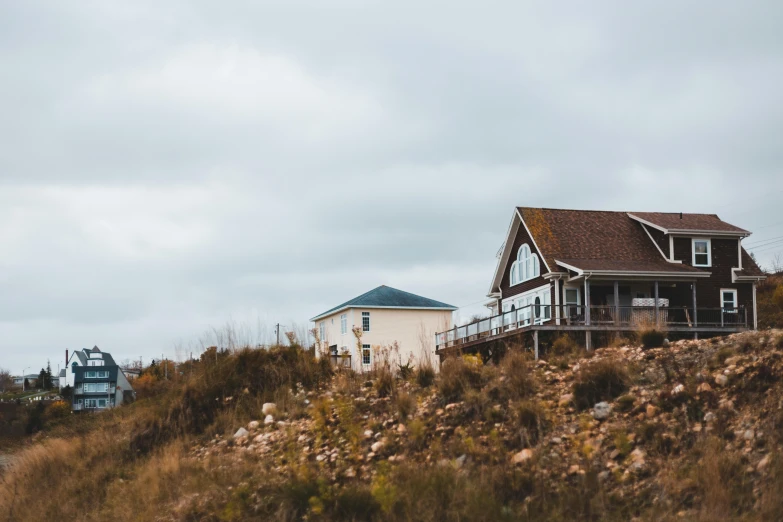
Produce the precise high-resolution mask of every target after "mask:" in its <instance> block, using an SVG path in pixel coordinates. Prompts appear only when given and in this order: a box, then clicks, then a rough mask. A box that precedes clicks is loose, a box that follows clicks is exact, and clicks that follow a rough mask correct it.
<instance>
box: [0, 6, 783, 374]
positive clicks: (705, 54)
mask: <svg viewBox="0 0 783 522" xmlns="http://www.w3.org/2000/svg"><path fill="white" fill-rule="evenodd" d="M523 3H524V4H525V5H520V4H523ZM463 4H464V5H463ZM686 4H687V5H686ZM782 15H783V3H781V2H780V1H775V0H771V1H769V2H715V1H714V0H713V1H709V2H706V1H705V2H669V3H664V4H662V3H661V2H627V1H617V2H589V3H588V2H568V3H565V2H563V3H560V2H549V1H547V2H537V3H529V2H512V1H509V2H489V1H485V2H469V3H468V2H461V1H458V0H457V1H455V0H451V1H448V2H432V1H431V2H420V1H417V2H408V1H403V0H397V1H395V2H372V1H361V2H360V1H343V2H329V1H325V0H318V1H312V2H306V1H296V0H285V1H280V2H261V1H258V0H253V1H233V2H228V1H226V2H213V1H209V2H207V1H188V2H184V1H182V2H179V1H176V0H168V1H166V2H159V1H144V0H134V1H132V2H128V1H121V2H119V1H118V2H110V1H106V0H95V1H78V0H77V1H69V2H63V1H59V0H57V1H51V2H45V1H36V0H24V1H11V0H7V1H2V0H0V367H6V368H8V369H10V370H11V371H12V372H14V373H18V372H21V371H22V370H23V369H24V367H28V366H29V367H32V368H33V369H34V370H37V369H40V367H41V366H43V365H45V363H46V359H47V358H49V359H51V361H52V365H53V367H54V369H56V368H57V365H58V364H60V365H61V364H62V359H63V358H64V355H63V352H64V350H65V349H66V348H69V349H71V350H73V349H78V348H81V347H91V346H93V345H95V344H97V345H98V346H100V347H101V348H103V349H105V350H107V351H110V352H112V354H113V355H114V356H115V358H117V359H120V360H121V359H125V358H130V357H136V358H138V357H139V356H143V357H144V358H145V359H146V360H149V359H150V358H151V357H159V356H160V354H161V353H166V354H167V355H168V356H174V355H175V347H177V346H179V347H182V348H181V349H180V350H179V351H182V350H184V351H186V352H187V351H189V350H190V349H192V348H193V346H197V345H194V341H195V340H197V339H198V338H199V337H200V336H201V335H202V334H203V333H204V332H205V331H207V330H208V329H209V328H212V327H221V326H222V325H225V324H226V323H228V322H231V323H232V324H235V325H240V326H241V327H242V328H245V329H246V331H247V332H251V331H252V332H254V334H255V335H259V334H260V335H263V334H264V333H267V334H271V332H272V326H271V325H272V324H273V323H275V322H278V321H279V322H281V323H283V324H284V325H287V327H290V325H292V324H294V323H298V324H300V325H302V326H304V325H306V322H307V320H308V318H309V317H312V316H314V315H316V314H318V313H320V312H322V311H324V310H325V309H327V308H329V307H332V306H335V305H337V304H339V303H340V302H342V301H345V300H347V299H349V298H351V297H354V296H355V295H358V294H361V293H363V292H365V291H367V290H369V289H371V288H374V287H375V286H378V285H380V284H387V285H390V286H394V287H397V288H401V289H404V290H407V291H411V292H415V293H419V294H422V295H424V296H427V297H430V298H433V299H438V300H441V301H445V302H448V303H451V304H454V305H457V306H465V308H464V309H463V310H462V314H463V315H467V314H470V313H473V312H475V311H478V310H480V309H481V306H480V303H481V302H482V300H483V299H484V297H485V294H486V292H487V290H488V287H489V283H490V279H491V277H492V273H493V270H494V267H495V253H496V252H497V250H498V248H499V247H500V245H501V243H502V241H503V239H504V237H503V236H504V234H505V232H506V229H507V226H508V223H509V220H510V218H511V215H512V211H513V208H514V206H515V205H524V206H546V207H564V208H583V209H610V210H639V211H655V210H660V211H675V212H678V211H685V212H714V213H717V214H719V215H720V216H721V217H722V218H723V219H725V220H727V221H729V222H731V223H733V224H736V225H738V226H741V227H744V228H748V229H750V230H753V231H755V234H754V235H753V236H751V237H750V238H748V239H747V240H746V243H753V242H754V241H761V240H763V239H765V238H776V237H779V236H783V214H781V210H780V209H781V206H780V201H781V197H783V175H782V174H783V173H782V172H781V170H782V167H783V146H782V145H783V96H781V93H783V40H782V39H781V33H780V22H781V20H783V16H782ZM782 251H783V245H781V244H777V245H776V244H774V243H773V244H772V247H771V248H767V249H759V253H758V256H759V258H760V260H761V261H762V264H764V263H768V262H769V260H770V259H771V256H772V255H773V254H775V253H778V252H782Z"/></svg>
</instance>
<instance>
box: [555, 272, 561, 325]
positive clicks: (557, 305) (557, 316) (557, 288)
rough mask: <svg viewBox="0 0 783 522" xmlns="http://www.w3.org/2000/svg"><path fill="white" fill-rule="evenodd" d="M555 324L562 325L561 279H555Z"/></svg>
mask: <svg viewBox="0 0 783 522" xmlns="http://www.w3.org/2000/svg"><path fill="white" fill-rule="evenodd" d="M555 324H556V325H558V326H560V279H555Z"/></svg>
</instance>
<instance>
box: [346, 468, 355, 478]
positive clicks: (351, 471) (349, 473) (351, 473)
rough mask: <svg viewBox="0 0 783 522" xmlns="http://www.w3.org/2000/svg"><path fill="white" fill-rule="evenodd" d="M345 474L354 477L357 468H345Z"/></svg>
mask: <svg viewBox="0 0 783 522" xmlns="http://www.w3.org/2000/svg"><path fill="white" fill-rule="evenodd" d="M345 476H346V477H347V478H354V477H355V476H356V470H355V469H353V468H348V469H346V470H345Z"/></svg>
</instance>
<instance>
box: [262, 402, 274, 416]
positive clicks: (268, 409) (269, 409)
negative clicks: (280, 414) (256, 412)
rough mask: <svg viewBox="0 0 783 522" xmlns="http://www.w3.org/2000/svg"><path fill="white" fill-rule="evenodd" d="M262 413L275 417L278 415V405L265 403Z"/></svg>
mask: <svg viewBox="0 0 783 522" xmlns="http://www.w3.org/2000/svg"><path fill="white" fill-rule="evenodd" d="M261 413H263V414H264V415H274V414H275V413H277V404H275V403H274V402H265V403H264V405H263V406H261Z"/></svg>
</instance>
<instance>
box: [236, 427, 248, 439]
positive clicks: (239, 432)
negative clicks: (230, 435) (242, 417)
mask: <svg viewBox="0 0 783 522" xmlns="http://www.w3.org/2000/svg"><path fill="white" fill-rule="evenodd" d="M248 435H249V432H248V431H247V430H246V429H245V428H239V429H238V430H237V432H236V433H234V438H235V439H238V438H240V437H247V436H248Z"/></svg>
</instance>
